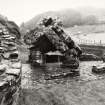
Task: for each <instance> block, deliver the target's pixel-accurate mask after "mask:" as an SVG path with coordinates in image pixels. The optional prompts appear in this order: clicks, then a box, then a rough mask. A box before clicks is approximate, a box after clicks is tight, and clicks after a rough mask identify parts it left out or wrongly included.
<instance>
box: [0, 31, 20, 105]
mask: <svg viewBox="0 0 105 105" xmlns="http://www.w3.org/2000/svg"><path fill="white" fill-rule="evenodd" d="M6 31H7V32H6ZM0 32H1V34H0V61H1V62H0V105H17V104H18V99H19V92H20V84H21V68H22V65H21V62H20V60H19V59H18V50H17V47H16V43H15V37H14V36H13V35H12V34H10V33H9V32H8V30H5V32H3V30H1V31H0Z"/></svg>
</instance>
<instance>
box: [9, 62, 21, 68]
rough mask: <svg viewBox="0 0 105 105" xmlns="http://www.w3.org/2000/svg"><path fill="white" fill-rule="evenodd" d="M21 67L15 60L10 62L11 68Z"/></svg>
mask: <svg viewBox="0 0 105 105" xmlns="http://www.w3.org/2000/svg"><path fill="white" fill-rule="evenodd" d="M21 67H22V64H21V62H15V63H12V64H11V68H14V69H21Z"/></svg>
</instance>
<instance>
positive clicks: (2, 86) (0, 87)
mask: <svg viewBox="0 0 105 105" xmlns="http://www.w3.org/2000/svg"><path fill="white" fill-rule="evenodd" d="M7 87H9V84H8V82H7V81H0V92H1V91H3V90H4V89H5V88H7Z"/></svg>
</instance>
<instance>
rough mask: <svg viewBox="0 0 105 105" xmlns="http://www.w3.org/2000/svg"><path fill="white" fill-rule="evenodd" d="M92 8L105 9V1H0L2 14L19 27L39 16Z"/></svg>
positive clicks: (0, 12)
mask: <svg viewBox="0 0 105 105" xmlns="http://www.w3.org/2000/svg"><path fill="white" fill-rule="evenodd" d="M81 6H82V7H85V6H92V7H98V8H104V7H105V0H0V14H2V15H4V16H7V17H8V19H9V20H13V21H15V22H16V23H17V24H18V25H20V23H21V22H23V21H24V22H25V21H28V20H29V19H31V18H32V17H34V16H35V15H37V14H40V13H43V12H46V11H55V10H61V9H65V8H76V7H81Z"/></svg>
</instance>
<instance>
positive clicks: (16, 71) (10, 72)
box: [6, 68, 21, 76]
mask: <svg viewBox="0 0 105 105" xmlns="http://www.w3.org/2000/svg"><path fill="white" fill-rule="evenodd" d="M20 73H21V69H14V68H8V69H7V70H6V74H8V75H14V76H19V74H20Z"/></svg>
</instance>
